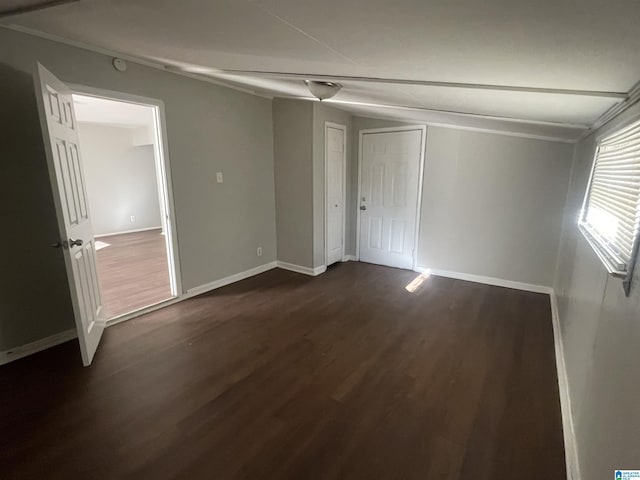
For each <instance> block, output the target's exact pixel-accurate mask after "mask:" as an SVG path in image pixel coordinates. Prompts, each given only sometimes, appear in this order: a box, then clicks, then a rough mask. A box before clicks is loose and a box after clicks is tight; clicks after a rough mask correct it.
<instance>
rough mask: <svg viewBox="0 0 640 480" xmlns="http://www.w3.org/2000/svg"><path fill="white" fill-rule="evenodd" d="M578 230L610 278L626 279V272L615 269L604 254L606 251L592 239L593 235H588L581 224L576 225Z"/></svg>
mask: <svg viewBox="0 0 640 480" xmlns="http://www.w3.org/2000/svg"><path fill="white" fill-rule="evenodd" d="M578 229H579V230H580V232H581V233H582V236H583V237H584V238H585V239H586V240H587V243H589V245H590V246H591V248H592V249H593V251H594V252H595V254H596V255H597V257H598V258H599V259H600V261H601V262H602V264H603V265H604V266H605V268H606V269H607V273H609V275H612V276H614V277H616V278H626V277H627V271H626V270H620V269H618V268H617V266H616V265H615V264H614V263H613V262H612V261H611V259H610V258H609V256H608V255H607V253H606V250H605V249H604V247H603V246H602V245H601V244H600V243H599V242H598V240H596V239H595V238H594V237H593V235H591V233H589V231H588V230H587V229H586V228H584V226H583V225H582V224H580V223H578Z"/></svg>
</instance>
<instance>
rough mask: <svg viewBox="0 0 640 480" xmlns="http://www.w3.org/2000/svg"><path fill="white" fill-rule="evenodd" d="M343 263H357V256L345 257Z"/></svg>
mask: <svg viewBox="0 0 640 480" xmlns="http://www.w3.org/2000/svg"><path fill="white" fill-rule="evenodd" d="M342 261H343V262H355V261H356V256H355V255H345V256H344V258H343V259H342Z"/></svg>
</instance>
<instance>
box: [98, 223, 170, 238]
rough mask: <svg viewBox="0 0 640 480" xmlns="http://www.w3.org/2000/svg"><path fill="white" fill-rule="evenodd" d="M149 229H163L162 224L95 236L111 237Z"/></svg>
mask: <svg viewBox="0 0 640 480" xmlns="http://www.w3.org/2000/svg"><path fill="white" fill-rule="evenodd" d="M149 230H162V225H159V226H157V227H146V228H136V229H134V230H123V231H121V232H113V233H101V234H100V235H94V238H100V237H111V236H113V235H124V234H125V233H138V232H148V231H149ZM163 235H164V232H163Z"/></svg>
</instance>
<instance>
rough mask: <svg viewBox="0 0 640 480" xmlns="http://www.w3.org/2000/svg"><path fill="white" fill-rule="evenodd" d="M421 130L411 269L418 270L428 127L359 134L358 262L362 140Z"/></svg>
mask: <svg viewBox="0 0 640 480" xmlns="http://www.w3.org/2000/svg"><path fill="white" fill-rule="evenodd" d="M413 130H419V131H420V132H421V142H420V169H419V172H418V205H416V232H415V238H414V240H413V252H412V257H413V262H412V265H411V268H412V269H413V270H416V268H417V262H418V245H419V243H418V242H419V239H420V212H421V209H422V184H423V183H424V157H425V153H426V150H427V148H426V146H427V145H426V142H427V126H426V125H407V126H403V127H387V128H370V129H365V130H360V131H359V132H358V197H357V198H356V260H360V199H361V198H362V193H361V188H362V139H363V137H364V135H366V134H372V133H392V132H408V131H409V132H410V131H413Z"/></svg>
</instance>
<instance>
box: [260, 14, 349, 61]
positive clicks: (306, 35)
mask: <svg viewBox="0 0 640 480" xmlns="http://www.w3.org/2000/svg"><path fill="white" fill-rule="evenodd" d="M251 3H253V2H251ZM254 5H255V3H254ZM256 6H257V7H258V8H259V9H260V10H262V11H263V12H265V13H266V14H267V15H270V16H272V17H273V18H275V19H276V20H279V21H280V22H282V23H284V24H285V25H286V26H288V27H289V28H291V29H293V30H295V31H296V32H298V33H301V34H302V35H304V36H305V37H307V38H309V39H311V40H313V41H314V42H316V43H317V44H318V45H321V46H323V47H324V48H326V49H328V50H330V51H331V52H333V53H335V54H336V55H339V56H340V57H342V58H343V59H345V60H347V61H348V62H349V63H352V64H353V65H358V62H356V61H355V60H354V59H352V58H349V57H347V56H346V55H344V54H343V53H341V52H339V51H338V50H336V49H335V48H333V47H331V46H329V45H327V44H326V43H324V42H323V41H322V40H320V39H318V38H316V37H314V36H313V35H311V34H309V33H307V32H305V31H304V30H302V29H301V28H299V27H296V26H295V25H294V24H293V23H291V22H289V21H288V20H285V19H284V18H282V17H281V16H280V15H277V14H275V13H273V12H271V11H270V10H268V9H266V8H265V7H263V6H262V5H256Z"/></svg>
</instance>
